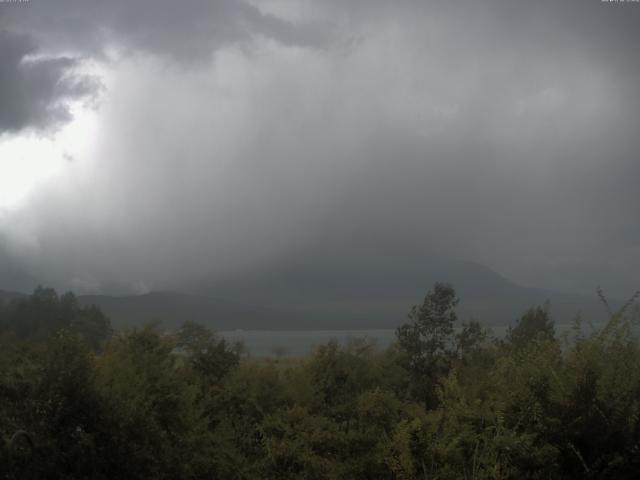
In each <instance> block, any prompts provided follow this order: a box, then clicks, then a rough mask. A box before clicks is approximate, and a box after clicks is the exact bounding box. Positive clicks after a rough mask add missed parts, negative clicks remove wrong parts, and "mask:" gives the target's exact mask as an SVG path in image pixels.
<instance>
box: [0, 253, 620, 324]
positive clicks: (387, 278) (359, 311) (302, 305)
mask: <svg viewBox="0 0 640 480" xmlns="http://www.w3.org/2000/svg"><path fill="white" fill-rule="evenodd" d="M383 267H384V268H379V269H376V267H375V266H369V267H368V268H345V269H343V270H342V271H341V272H332V271H330V270H322V269H317V270H314V271H310V270H305V269H302V268H293V267H290V268H282V269H280V270H275V271H270V272H269V273H258V272H256V273H255V274H251V275H246V276H245V277H243V278H235V279H232V278H227V279H224V281H218V282H201V283H200V284H199V286H197V287H193V288H192V291H195V292H197V294H189V293H176V292H153V293H149V294H146V295H130V296H107V295H82V296H79V297H78V298H79V300H80V302H81V303H82V304H84V305H89V304H95V305H97V306H99V307H100V308H101V309H102V310H103V311H104V313H105V314H107V315H108V316H109V317H110V318H111V320H112V323H113V324H114V326H115V327H117V328H118V327H123V326H134V325H142V324H144V323H145V322H148V321H150V320H160V321H161V322H162V323H163V324H164V325H166V326H174V325H177V324H178V323H180V322H181V321H183V320H193V321H197V322H201V323H204V324H206V325H208V326H210V327H212V328H213V329H215V330H235V329H243V330H334V329H343V330H358V329H376V328H395V327H397V326H398V325H400V324H401V323H403V322H404V321H405V320H406V317H407V312H408V311H409V309H410V307H411V305H413V304H415V303H419V302H420V301H421V300H422V299H423V298H424V295H425V293H426V292H427V290H429V289H430V288H431V286H432V285H433V283H434V282H436V281H445V282H449V283H451V284H452V285H453V286H454V287H455V289H456V291H457V293H458V296H459V297H460V304H459V307H458V313H459V317H460V318H461V319H463V320H466V319H469V318H471V317H473V318H475V319H477V320H479V321H481V322H482V323H484V324H486V325H491V326H502V325H508V324H510V323H512V322H513V321H515V320H516V319H517V318H519V317H520V315H522V313H523V312H524V311H525V310H526V309H527V308H529V307H530V306H533V305H541V304H543V303H545V302H546V301H549V302H550V308H551V314H552V316H553V318H554V319H555V321H556V322H557V323H568V322H570V321H571V320H572V319H573V318H575V316H576V315H577V313H578V312H581V314H582V317H583V318H584V319H585V320H587V321H590V322H593V323H599V322H602V321H604V320H606V314H605V309H604V308H603V306H602V304H601V302H600V301H599V299H598V298H597V297H596V295H595V292H594V295H593V296H582V295H572V294H564V293H559V292H553V291H547V290H543V289H538V288H529V287H523V286H520V285H517V284H516V283H514V282H512V281H510V280H508V279H506V278H505V277H503V276H501V275H500V274H498V273H496V272H495V271H493V270H491V269H490V268H487V267H485V266H482V265H479V264H476V263H472V262H463V261H442V260H439V261H427V262H423V263H421V264H416V265H415V266H412V268H407V266H406V265H403V266H402V265H400V266H398V267H397V268H395V269H394V266H393V265H389V264H387V265H384V266H383ZM21 295H24V294H22V293H17V292H4V291H0V300H4V301H8V300H11V299H13V298H17V297H20V296H21ZM610 303H611V305H612V306H613V307H614V308H615V307H616V306H618V305H620V304H621V302H619V301H616V300H610Z"/></svg>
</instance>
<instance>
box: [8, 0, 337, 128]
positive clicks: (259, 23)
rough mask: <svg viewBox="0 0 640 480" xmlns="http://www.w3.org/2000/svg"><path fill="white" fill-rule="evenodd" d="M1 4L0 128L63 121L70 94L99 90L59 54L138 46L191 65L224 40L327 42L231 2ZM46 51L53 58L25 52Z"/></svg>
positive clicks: (318, 33) (314, 28)
mask: <svg viewBox="0 0 640 480" xmlns="http://www.w3.org/2000/svg"><path fill="white" fill-rule="evenodd" d="M0 6H1V7H2V8H1V9H0V60H1V61H2V71H1V72H0V80H1V83H0V101H1V102H2V103H1V104H2V107H3V108H2V111H1V112H0V132H1V131H3V130H5V131H15V130H20V129H21V128H24V127H27V126H32V127H35V128H42V127H47V126H50V125H52V126H55V125H57V124H59V123H61V122H64V121H67V120H69V118H70V115H69V111H68V108H67V102H68V101H69V100H73V99H77V98H78V97H81V96H83V95H86V94H88V93H96V92H97V91H98V84H97V83H96V82H95V81H94V82H91V81H90V80H88V79H87V78H82V77H71V76H68V75H66V74H67V73H68V71H69V69H70V67H72V66H75V65H76V64H77V63H78V61H79V60H78V59H77V58H73V57H70V56H66V55H64V56H59V55H60V53H59V52H71V54H72V55H74V56H77V55H80V56H96V57H98V58H102V59H104V56H105V55H106V53H107V52H108V50H109V49H110V48H117V49H118V50H120V51H121V52H122V53H135V52H136V51H140V50H142V51H147V52H152V53H155V54H159V55H163V56H168V57H170V58H172V59H173V60H175V61H178V62H186V63H190V62H193V61H196V60H206V59H209V58H210V57H211V55H212V54H213V53H214V51H215V50H216V49H217V48H218V47H220V46H221V45H224V44H228V43H234V42H235V43H238V44H242V45H248V44H249V43H250V41H251V40H252V39H253V38H254V37H256V36H264V37H267V38H271V39H274V40H276V41H279V42H282V43H283V44H287V45H297V46H314V47H320V46H323V45H324V44H325V43H326V41H327V39H326V32H325V30H324V29H323V28H322V25H321V24H319V23H317V22H310V23H308V24H305V25H295V24H293V23H291V22H287V21H284V20H282V19H280V18H277V17H275V16H273V15H269V14H264V13H262V12H261V11H260V10H259V9H258V8H256V7H255V6H252V5H250V4H247V3H244V2H242V1H235V0H232V1H229V0H225V1H209V0H189V1H180V2H176V1H170V0H161V1H157V0H156V1H133V2H131V1H125V0H114V1H109V2H102V1H96V0H92V1H85V0H57V1H46V2H44V1H38V0H34V1H32V2H30V3H29V5H26V4H11V3H7V4H4V5H0ZM3 29H4V30H3ZM9 29H10V30H9ZM51 52H54V54H55V55H56V56H55V57H54V58H46V59H40V58H34V59H30V58H29V56H36V55H43V54H45V55H46V54H49V53H51Z"/></svg>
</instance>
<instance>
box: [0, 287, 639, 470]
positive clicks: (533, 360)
mask: <svg viewBox="0 0 640 480" xmlns="http://www.w3.org/2000/svg"><path fill="white" fill-rule="evenodd" d="M457 302H458V299H457V296H456V293H455V291H454V290H453V288H451V287H450V286H449V285H446V284H436V285H434V287H433V289H432V290H431V291H429V292H428V293H427V295H426V296H425V298H424V301H423V302H422V303H420V304H418V305H416V306H414V307H413V308H411V309H410V312H409V318H408V321H407V323H405V324H404V325H402V326H401V327H400V328H398V330H397V342H396V343H395V344H394V345H392V346H391V347H390V348H388V349H385V350H379V349H377V348H376V347H375V346H374V345H372V344H370V343H368V342H367V341H366V340H355V341H352V342H351V343H350V344H348V345H346V346H341V345H339V344H337V343H335V342H329V343H327V344H325V345H321V346H319V347H318V348H317V349H316V350H315V351H314V352H313V353H311V354H310V355H308V356H306V357H304V358H297V359H262V360H254V359H250V358H247V357H246V356H244V355H243V351H242V347H241V346H240V345H230V344H229V343H227V342H226V341H225V340H224V339H222V338H220V337H218V336H216V335H215V334H214V333H212V332H211V331H210V330H208V329H207V328H205V327H203V326H201V325H199V324H196V323H190V322H187V323H183V324H182V326H181V327H180V328H177V329H175V330H173V331H170V332H169V331H163V330H160V329H158V328H156V327H154V326H153V325H149V326H146V327H144V328H137V329H129V330H122V331H116V332H113V333H112V332H111V330H110V328H109V322H108V320H106V317H104V316H103V315H102V314H101V313H100V311H99V310H98V309H95V308H94V309H91V308H84V307H79V306H78V305H77V303H76V300H75V298H74V297H73V296H70V295H68V294H67V295H63V296H61V297H59V296H57V295H56V294H55V292H53V291H51V290H48V289H39V290H37V291H36V292H35V294H34V295H33V296H31V297H29V298H24V299H17V300H13V301H12V302H10V303H8V304H6V305H4V306H2V307H1V309H0V329H1V335H0V478H6V479H44V478H66V479H80V478H82V479H107V478H123V479H125V478H126V479H150V478H153V479H205V478H206V479H209V478H220V479H238V480H240V479H243V480H245V479H246V480H250V479H301V478H302V479H318V480H320V479H336V480H337V479H363V480H364V479H425V478H430V479H431V478H438V479H460V478H472V479H510V478H532V479H533V478H539V479H543V478H544V479H547V478H567V479H569V478H593V479H595V478H615V479H625V478H628V479H632V478H638V476H639V475H640V456H639V455H638V451H639V448H640V344H639V343H638V340H637V338H636V337H635V336H634V334H633V327H634V325H635V322H637V321H638V311H637V306H634V304H633V301H631V302H629V303H628V304H627V305H626V306H624V307H623V308H622V309H620V310H619V311H615V312H610V313H611V315H610V320H609V322H608V324H607V325H606V327H604V328H603V329H600V330H597V331H596V330H591V329H590V328H589V327H588V325H581V324H580V322H579V321H576V324H575V329H574V331H573V333H571V334H570V335H565V336H562V337H560V336H558V335H557V334H556V332H555V328H554V324H553V321H552V320H551V318H550V317H549V315H548V312H547V311H546V310H545V308H543V307H533V308H531V309H529V310H527V311H526V312H523V315H522V316H521V318H520V319H519V320H518V321H517V322H515V323H514V325H513V327H512V328H511V329H510V330H509V332H508V334H507V336H506V338H504V339H501V340H496V339H492V338H491V337H490V336H489V335H488V334H487V332H486V331H485V330H484V328H483V327H482V326H481V325H480V324H478V323H475V322H470V323H464V324H460V322H459V320H458V317H457V313H456V306H457ZM605 306H606V303H605ZM454 327H458V328H454Z"/></svg>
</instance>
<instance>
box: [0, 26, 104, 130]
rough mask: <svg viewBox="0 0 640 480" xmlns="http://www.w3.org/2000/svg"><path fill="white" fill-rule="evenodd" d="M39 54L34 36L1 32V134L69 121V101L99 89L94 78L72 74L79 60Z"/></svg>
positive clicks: (53, 125)
mask: <svg viewBox="0 0 640 480" xmlns="http://www.w3.org/2000/svg"><path fill="white" fill-rule="evenodd" d="M36 52H37V47H36V44H35V42H34V40H33V39H32V38H31V37H29V36H27V35H25V34H17V33H12V32H10V31H6V30H1V29H0V64H1V65H2V69H1V70H0V105H2V108H1V109H0V133H2V132H16V131H19V130H22V129H23V128H26V127H33V128H45V127H55V126H56V125H59V124H60V123H62V122H65V121H68V120H69V118H70V113H69V110H68V107H67V102H68V101H70V100H77V99H80V98H83V97H86V96H87V95H89V94H91V93H92V92H94V91H95V90H96V88H97V83H96V81H95V80H94V79H91V78H90V77H87V76H86V75H74V74H73V73H72V70H73V67H75V66H76V65H77V60H76V59H74V58H70V57H66V56H56V57H53V58H38V57H34V56H33V55H34V54H35V53H36Z"/></svg>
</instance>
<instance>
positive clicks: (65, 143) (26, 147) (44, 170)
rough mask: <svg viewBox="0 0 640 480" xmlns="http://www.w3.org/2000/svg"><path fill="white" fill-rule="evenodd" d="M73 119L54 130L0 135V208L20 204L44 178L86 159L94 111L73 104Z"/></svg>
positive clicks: (14, 207)
mask: <svg viewBox="0 0 640 480" xmlns="http://www.w3.org/2000/svg"><path fill="white" fill-rule="evenodd" d="M71 112H72V114H73V118H74V120H73V121H72V122H70V123H69V124H67V125H66V126H65V127H63V128H62V129H61V130H59V131H58V132H56V133H55V134H52V135H48V136H41V135H38V134H35V133H28V134H22V135H16V136H7V137H4V138H2V137H0V212H2V211H5V212H6V211H11V210H15V209H16V208H18V207H20V206H22V205H23V204H24V203H25V202H26V201H27V199H28V198H29V195H31V194H32V193H34V192H35V191H37V189H38V187H39V186H41V185H43V184H44V183H46V182H50V181H55V180H56V177H59V176H63V175H64V174H65V172H67V171H68V170H69V168H70V167H71V166H72V165H73V164H74V163H76V162H83V161H85V160H86V159H87V157H88V153H89V149H90V147H91V144H92V140H93V138H94V137H95V131H96V116H97V115H96V112H95V111H93V110H89V109H87V108H83V107H82V105H80V104H78V105H74V106H73V107H72V109H71Z"/></svg>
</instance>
